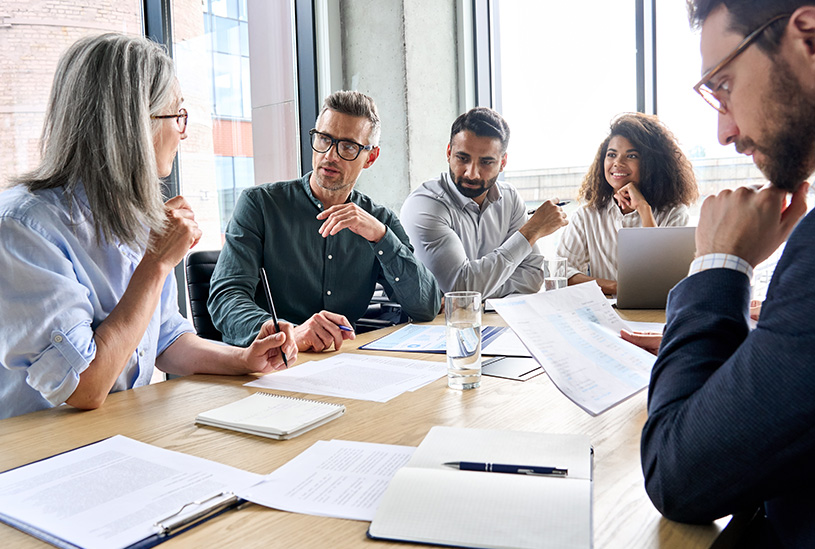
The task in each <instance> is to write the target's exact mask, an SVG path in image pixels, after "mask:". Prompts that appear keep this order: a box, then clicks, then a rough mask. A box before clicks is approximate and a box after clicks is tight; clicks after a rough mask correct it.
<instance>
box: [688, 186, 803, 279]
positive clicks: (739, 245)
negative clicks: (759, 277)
mask: <svg viewBox="0 0 815 549" xmlns="http://www.w3.org/2000/svg"><path fill="white" fill-rule="evenodd" d="M808 190H809V183H806V182H804V183H803V184H801V186H800V187H798V190H797V191H795V192H794V193H792V196H791V198H790V201H789V204H787V193H786V192H785V191H783V190H781V189H778V188H776V187H774V186H772V185H766V186H764V187H763V188H761V189H760V190H758V191H756V190H753V189H751V188H748V187H739V188H738V189H735V190H732V191H730V190H725V191H722V192H720V193H719V194H718V195H716V196H711V197H708V198H707V199H706V200H705V201H704V203H703V204H702V211H701V213H700V216H699V226H698V227H697V229H696V255H697V257H699V256H703V255H706V254H711V253H724V254H731V255H735V256H737V257H740V258H742V259H744V260H745V261H747V262H748V263H749V264H750V265H752V266H753V267H755V266H756V265H758V264H759V263H761V262H762V261H764V260H765V259H767V258H768V257H770V255H771V254H772V253H773V252H774V251H775V250H776V249H777V248H778V246H780V245H781V244H782V243H783V242H784V241H785V240H786V239H787V237H788V236H789V234H790V232H792V229H793V228H794V227H795V224H796V223H797V222H798V220H799V219H800V218H801V216H803V215H804V214H805V213H806V211H807V205H806V193H807V191H808Z"/></svg>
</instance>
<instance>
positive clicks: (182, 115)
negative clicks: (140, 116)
mask: <svg viewBox="0 0 815 549" xmlns="http://www.w3.org/2000/svg"><path fill="white" fill-rule="evenodd" d="M189 116H190V115H189V114H187V109H183V108H182V109H178V114H154V115H150V118H153V119H156V120H163V119H165V118H175V124H176V126H178V131H179V132H181V133H184V132H185V131H186V130H187V118H189Z"/></svg>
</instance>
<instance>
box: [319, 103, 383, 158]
mask: <svg viewBox="0 0 815 549" xmlns="http://www.w3.org/2000/svg"><path fill="white" fill-rule="evenodd" d="M326 109H331V110H332V111H335V112H339V113H342V114H347V115H349V116H358V117H360V118H367V119H368V122H370V123H371V133H370V134H369V135H368V143H364V144H365V145H373V146H374V147H376V146H379V135H380V133H381V132H382V126H381V124H380V122H379V112H378V111H377V109H376V103H374V100H373V99H371V98H370V97H368V96H367V95H365V94H364V93H361V92H358V91H350V90H339V91H335V92H334V93H332V94H331V95H329V96H328V97H326V98H325V101H323V108H322V109H320V115H319V116H318V117H317V120H319V119H320V117H321V116H322V115H323V113H324V112H325V111H326Z"/></svg>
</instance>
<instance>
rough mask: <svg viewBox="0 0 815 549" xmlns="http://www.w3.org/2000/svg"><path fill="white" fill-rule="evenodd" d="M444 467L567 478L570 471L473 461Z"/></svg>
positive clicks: (453, 462)
mask: <svg viewBox="0 0 815 549" xmlns="http://www.w3.org/2000/svg"><path fill="white" fill-rule="evenodd" d="M444 465H446V466H448V467H453V468H454V469H460V470H461V471H483V472H486V473H512V474H515V475H546V476H554V477H565V476H567V475H568V474H569V470H568V469H559V468H557V467H541V466H538V465H507V464H504V463H478V462H473V461H448V462H447V463H445V464H444Z"/></svg>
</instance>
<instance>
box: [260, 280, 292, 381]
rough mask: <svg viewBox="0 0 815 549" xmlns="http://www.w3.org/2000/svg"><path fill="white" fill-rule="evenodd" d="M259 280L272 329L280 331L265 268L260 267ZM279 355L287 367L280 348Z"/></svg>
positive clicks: (287, 363) (287, 364) (287, 362)
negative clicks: (264, 293) (269, 314)
mask: <svg viewBox="0 0 815 549" xmlns="http://www.w3.org/2000/svg"><path fill="white" fill-rule="evenodd" d="M260 281H261V282H262V283H263V290H264V291H265V292H266V301H268V302H269V312H270V313H272V320H273V321H274V329H275V331H276V332H280V324H278V323H277V312H275V310H274V301H272V290H271V288H269V279H268V278H267V277H266V269H264V268H263V267H261V268H260ZM280 356H282V357H283V364H284V365H285V366H286V368H288V367H289V361H288V360H287V359H286V353H284V352H283V349H280Z"/></svg>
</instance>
